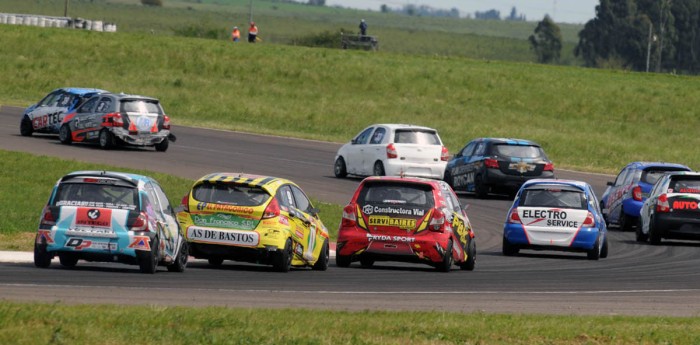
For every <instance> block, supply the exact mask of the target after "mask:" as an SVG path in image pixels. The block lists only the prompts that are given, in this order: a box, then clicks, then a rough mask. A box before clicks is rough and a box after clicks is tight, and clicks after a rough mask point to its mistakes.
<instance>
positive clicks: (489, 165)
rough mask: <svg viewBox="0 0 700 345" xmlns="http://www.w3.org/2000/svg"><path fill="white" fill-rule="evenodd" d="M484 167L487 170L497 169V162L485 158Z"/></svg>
mask: <svg viewBox="0 0 700 345" xmlns="http://www.w3.org/2000/svg"><path fill="white" fill-rule="evenodd" d="M484 165H485V166H486V167H487V168H493V169H498V161H497V160H495V159H493V158H486V159H485V160H484Z"/></svg>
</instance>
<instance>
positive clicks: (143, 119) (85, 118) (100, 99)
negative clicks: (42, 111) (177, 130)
mask: <svg viewBox="0 0 700 345" xmlns="http://www.w3.org/2000/svg"><path fill="white" fill-rule="evenodd" d="M58 138H59V139H60V140H61V142H62V143H64V144H71V143H73V142H97V143H99V145H100V147H101V148H102V149H110V148H113V147H115V146H117V145H132V146H153V147H155V149H156V151H161V152H165V151H166V150H167V149H168V146H169V142H170V141H175V136H174V135H173V134H172V133H171V132H170V117H168V115H166V114H165V112H164V111H163V107H162V106H161V104H160V101H159V100H158V99H156V98H152V97H145V96H137V95H127V94H123V93H120V94H115V93H106V94H100V95H96V96H93V97H92V98H90V99H89V100H88V101H86V102H85V103H84V104H83V105H81V106H80V107H78V109H76V110H75V111H73V112H71V113H70V114H68V115H66V116H65V117H64V118H63V122H62V123H61V127H60V128H59V131H58Z"/></svg>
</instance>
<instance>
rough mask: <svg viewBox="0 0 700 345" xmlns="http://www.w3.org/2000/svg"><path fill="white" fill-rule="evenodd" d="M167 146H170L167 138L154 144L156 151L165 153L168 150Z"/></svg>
mask: <svg viewBox="0 0 700 345" xmlns="http://www.w3.org/2000/svg"><path fill="white" fill-rule="evenodd" d="M168 146H170V140H168V138H165V139H163V141H161V142H159V143H157V144H156V151H158V152H165V151H167V150H168Z"/></svg>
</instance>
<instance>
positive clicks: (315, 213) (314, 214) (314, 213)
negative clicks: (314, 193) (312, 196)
mask: <svg viewBox="0 0 700 345" xmlns="http://www.w3.org/2000/svg"><path fill="white" fill-rule="evenodd" d="M308 212H309V214H311V215H312V216H316V215H317V214H319V213H320V212H321V210H319V209H317V208H310V209H309V210H308Z"/></svg>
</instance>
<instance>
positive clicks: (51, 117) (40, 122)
mask: <svg viewBox="0 0 700 345" xmlns="http://www.w3.org/2000/svg"><path fill="white" fill-rule="evenodd" d="M61 114H63V111H62V110H61V111H57V112H55V113H51V114H46V115H41V116H38V117H35V118H34V119H33V120H32V126H33V127H34V129H40V128H44V127H48V126H51V125H55V124H57V123H59V122H61V121H60V119H59V116H61Z"/></svg>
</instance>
